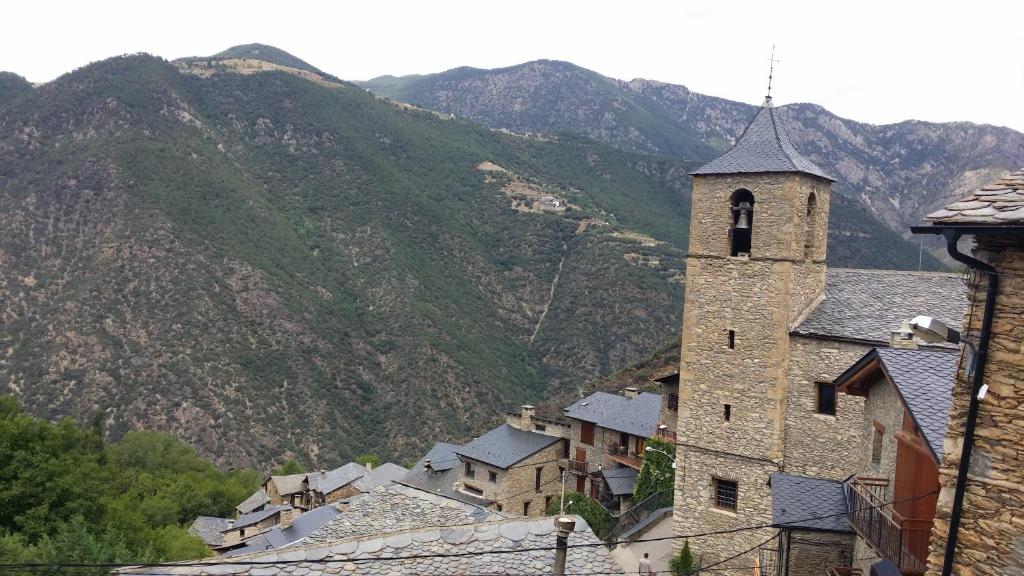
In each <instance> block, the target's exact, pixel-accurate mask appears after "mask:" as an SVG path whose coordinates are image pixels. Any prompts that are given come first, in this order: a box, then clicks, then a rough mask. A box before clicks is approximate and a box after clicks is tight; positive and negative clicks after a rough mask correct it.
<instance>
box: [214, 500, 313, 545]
mask: <svg viewBox="0 0 1024 576" xmlns="http://www.w3.org/2000/svg"><path fill="white" fill-rule="evenodd" d="M299 513H301V511H300V510H298V509H296V508H293V507H292V506H290V505H288V504H285V505H274V506H268V507H267V508H265V509H264V510H261V511H259V512H253V513H251V514H246V515H244V516H240V517H239V518H237V519H236V520H235V521H234V523H233V524H232V525H231V526H230V527H229V528H226V529H225V530H224V531H223V539H222V541H221V546H220V548H221V549H222V550H225V549H230V548H232V547H235V546H238V545H241V544H242V543H244V542H245V541H246V540H248V539H250V538H253V537H255V536H257V535H259V534H262V533H264V532H266V531H267V530H270V529H271V528H273V527H274V526H277V525H282V526H287V525H288V524H290V523H291V520H292V518H294V517H295V516H297V515H298V514H299Z"/></svg>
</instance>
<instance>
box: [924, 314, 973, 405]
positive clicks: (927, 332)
mask: <svg viewBox="0 0 1024 576" xmlns="http://www.w3.org/2000/svg"><path fill="white" fill-rule="evenodd" d="M907 325H908V326H909V327H910V331H911V332H912V333H913V334H914V336H917V337H918V338H920V339H921V340H924V341H925V342H927V343H929V344H940V343H944V342H946V343H949V344H961V343H962V344H963V345H964V346H966V347H967V349H968V350H969V351H970V353H971V355H970V356H968V357H967V376H968V378H970V377H971V376H972V375H973V374H974V358H975V356H976V355H977V350H976V349H975V348H974V344H972V343H971V342H970V341H968V340H964V339H962V338H961V337H960V331H959V330H957V329H955V328H950V327H949V326H947V325H946V323H945V322H943V321H942V320H939V319H937V318H933V317H931V316H914V317H913V318H912V319H911V320H910V321H909V322H907ZM986 393H988V384H982V385H981V389H980V390H978V400H981V399H983V398H984V397H985V394H986Z"/></svg>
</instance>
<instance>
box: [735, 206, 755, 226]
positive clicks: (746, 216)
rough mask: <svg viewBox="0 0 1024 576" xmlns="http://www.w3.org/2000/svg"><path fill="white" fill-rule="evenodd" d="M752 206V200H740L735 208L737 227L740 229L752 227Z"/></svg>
mask: <svg viewBox="0 0 1024 576" xmlns="http://www.w3.org/2000/svg"><path fill="white" fill-rule="evenodd" d="M751 208H752V206H751V205H750V202H740V203H739V206H737V207H736V208H734V210H736V212H737V216H736V229H738V230H749V229H750V209H751Z"/></svg>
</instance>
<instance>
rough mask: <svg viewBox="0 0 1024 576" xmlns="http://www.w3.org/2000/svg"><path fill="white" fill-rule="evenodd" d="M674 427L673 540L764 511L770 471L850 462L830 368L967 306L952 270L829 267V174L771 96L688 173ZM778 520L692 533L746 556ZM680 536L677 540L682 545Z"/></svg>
mask: <svg viewBox="0 0 1024 576" xmlns="http://www.w3.org/2000/svg"><path fill="white" fill-rule="evenodd" d="M693 176H694V180H693V192H692V209H691V214H692V216H691V219H690V243H689V253H688V255H687V262H686V270H687V272H686V293H685V302H684V312H683V333H682V345H681V349H680V356H681V362H680V370H679V392H678V394H679V404H678V412H677V413H678V424H677V431H676V432H677V433H676V452H677V458H676V462H677V464H678V468H677V474H676V493H675V499H674V505H675V511H674V513H673V519H674V530H675V533H676V534H677V535H684V534H696V533H701V532H708V531H716V530H730V529H736V528H741V527H745V526H749V525H751V524H759V523H763V524H765V525H770V524H771V522H772V516H773V510H772V494H771V488H770V487H769V478H770V477H771V475H772V474H775V473H778V472H782V471H785V472H786V473H787V474H791V475H796V476H805V477H813V478H819V479H828V480H842V479H844V478H846V476H848V475H849V474H850V473H851V472H852V471H856V470H859V469H860V465H861V459H862V458H861V456H862V455H861V454H860V451H859V450H848V449H845V448H838V449H837V447H846V446H859V445H860V443H861V442H862V433H863V431H862V427H863V422H864V402H863V399H862V398H860V397H856V396H850V395H837V393H836V386H835V382H834V381H835V378H836V377H837V376H839V375H840V374H841V373H842V372H844V371H845V370H846V369H847V368H848V367H849V366H850V365H851V364H853V363H854V362H855V361H857V360H858V359H859V358H861V357H862V356H863V355H864V354H865V353H867V352H868V351H870V350H871V349H872V348H874V347H887V346H889V345H890V342H891V337H892V331H893V330H894V329H897V328H898V327H900V326H901V324H902V323H903V322H904V321H906V320H908V319H910V318H913V317H915V316H918V315H922V314H926V315H929V316H932V317H936V318H938V319H940V320H942V321H944V322H951V321H953V320H954V319H959V318H961V317H962V316H963V312H964V309H965V307H966V303H967V299H966V288H965V286H964V285H963V282H962V281H961V279H960V277H959V276H958V275H954V274H932V273H919V272H897V271H876V270H836V269H833V270H828V269H827V267H826V263H825V256H826V249H827V243H828V234H829V209H830V195H831V184H832V181H833V178H832V177H831V176H830V175H828V174H826V173H825V172H824V171H823V170H821V168H819V167H818V166H817V165H815V164H814V163H813V162H812V161H811V160H809V159H808V158H806V157H804V156H802V155H801V154H800V153H799V152H797V151H796V149H795V148H794V147H793V145H792V143H791V142H790V140H789V137H788V135H787V134H786V131H785V127H784V126H783V124H782V121H781V117H780V115H779V114H777V112H776V110H775V109H774V107H773V105H772V102H771V99H770V98H767V99H766V100H765V103H764V105H763V106H762V107H761V108H760V110H758V112H757V114H756V115H755V116H754V118H753V119H752V120H751V122H750V124H749V125H748V126H747V129H746V130H745V131H744V133H743V135H742V136H741V137H740V138H739V139H738V140H737V142H736V144H735V146H734V147H733V148H732V149H731V150H729V151H728V152H726V153H725V154H723V155H722V156H720V157H719V158H717V159H715V160H713V161H712V162H710V163H708V164H707V165H705V166H703V167H701V168H699V169H697V170H695V171H694V172H693ZM775 532H776V531H774V530H771V529H763V530H761V529H759V530H744V531H741V532H736V533H734V534H730V535H729V537H715V536H708V537H701V538H691V539H690V545H691V547H692V548H693V549H694V551H695V553H698V554H703V555H704V558H705V560H706V561H715V560H718V559H725V558H729V557H733V556H735V559H733V560H730V562H731V564H726V565H725V567H728V566H730V565H734V566H740V565H744V566H749V565H752V564H753V562H754V561H756V560H757V559H758V558H759V556H760V555H761V552H759V550H758V547H759V546H760V545H762V544H764V545H765V546H772V544H770V540H771V538H772V537H773V535H774V534H775ZM679 546H681V542H678V543H676V547H677V548H678V547H679Z"/></svg>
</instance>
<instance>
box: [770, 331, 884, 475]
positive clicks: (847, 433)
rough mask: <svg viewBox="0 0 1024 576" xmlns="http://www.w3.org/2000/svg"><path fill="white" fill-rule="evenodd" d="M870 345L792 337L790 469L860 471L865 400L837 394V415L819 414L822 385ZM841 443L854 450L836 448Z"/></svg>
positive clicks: (787, 464)
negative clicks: (820, 385)
mask: <svg viewBox="0 0 1024 576" xmlns="http://www.w3.org/2000/svg"><path fill="white" fill-rule="evenodd" d="M870 349H871V347H870V346H868V345H865V344H855V343H849V342H837V341H830V340H819V339H814V338H804V337H800V336H794V337H791V338H790V341H789V367H788V370H787V373H786V381H787V382H786V386H787V388H786V436H785V468H786V472H788V473H790V474H799V475H803V476H814V477H817V478H831V479H833V480H841V479H843V478H846V477H847V476H849V475H850V474H852V473H853V472H856V471H858V470H860V469H861V464H862V463H863V462H864V458H863V457H862V454H861V452H862V450H860V448H861V447H862V446H864V444H863V430H862V428H863V426H864V399H863V398H860V397H857V396H849V395H847V394H838V395H837V396H836V414H835V416H828V415H825V414H818V388H817V383H818V382H832V381H833V380H835V378H836V377H838V376H839V375H840V374H842V373H843V372H844V371H846V369H847V368H849V367H850V366H851V365H853V363H854V362H856V361H857V360H859V359H860V358H861V357H862V356H863V355H864V354H865V353H867V352H868V351H869V350H870ZM869 440H870V439H869ZM837 446H849V447H851V448H853V449H850V450H845V449H844V450H837V449H836V447H837ZM868 446H870V444H868Z"/></svg>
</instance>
